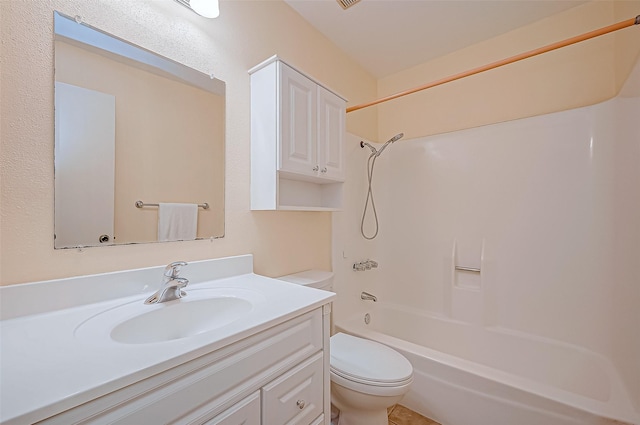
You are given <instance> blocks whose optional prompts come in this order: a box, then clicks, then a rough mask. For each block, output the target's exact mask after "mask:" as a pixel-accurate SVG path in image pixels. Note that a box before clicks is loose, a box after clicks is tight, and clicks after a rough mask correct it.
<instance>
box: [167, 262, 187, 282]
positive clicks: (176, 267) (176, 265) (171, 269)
mask: <svg viewBox="0 0 640 425" xmlns="http://www.w3.org/2000/svg"><path fill="white" fill-rule="evenodd" d="M186 265H187V263H186V262H185V261H175V262H173V263H171V264H169V265H168V266H167V267H165V268H164V275H165V276H166V277H170V278H171V279H175V278H176V277H178V275H179V274H180V270H181V269H182V267H184V266H186Z"/></svg>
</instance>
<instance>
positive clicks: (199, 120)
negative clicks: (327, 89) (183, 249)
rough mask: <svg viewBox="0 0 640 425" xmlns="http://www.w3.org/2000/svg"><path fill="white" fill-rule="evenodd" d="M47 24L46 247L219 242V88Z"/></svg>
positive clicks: (65, 25) (87, 32)
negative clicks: (51, 75) (50, 31)
mask: <svg viewBox="0 0 640 425" xmlns="http://www.w3.org/2000/svg"><path fill="white" fill-rule="evenodd" d="M54 27H55V235H54V240H55V243H54V246H55V248H76V247H86V246H103V245H114V244H130V243H146V242H156V241H158V240H167V239H168V240H186V239H193V237H188V236H187V237H183V235H184V232H183V230H184V229H180V227H181V226H182V227H185V226H186V228H187V231H186V233H187V234H188V233H189V232H193V230H194V225H195V226H196V229H197V230H196V234H195V238H197V239H205V238H218V237H222V236H224V163H225V160H224V144H225V141H224V134H225V129H224V119H225V83H224V82H223V81H220V80H218V79H215V78H213V76H208V75H205V74H203V73H201V72H199V71H196V70H194V69H191V68H188V67H186V66H184V65H182V64H180V63H177V62H175V61H172V60H170V59H168V58H165V57H162V56H159V55H157V54H155V53H153V52H150V51H148V50H146V49H143V48H141V47H139V46H135V45H133V44H131V43H129V42H127V41H125V40H123V39H121V38H118V37H115V36H113V35H110V34H107V33H105V32H103V31H100V30H98V29H96V28H93V27H91V26H89V25H86V24H85V23H82V22H80V20H79V19H72V18H69V17H67V16H64V15H61V14H60V13H58V12H55V13H54ZM165 203H166V204H192V205H187V206H184V205H164V204H165ZM194 204H197V205H198V207H195V206H194ZM161 205H162V210H161V209H160V206H161ZM183 207H186V209H187V210H188V214H187V215H183V216H181V215H180V214H181V212H180V208H183ZM171 208H173V209H174V210H173V211H172V210H171ZM194 209H195V210H197V216H196V217H194V214H193V211H194ZM189 214H190V215H189ZM160 215H162V220H159V218H160ZM167 218H168V219H169V222H170V223H172V224H171V225H172V226H174V229H172V230H170V231H169V237H168V238H166V237H161V238H159V235H160V236H166V233H167V229H166V228H163V227H166V226H165V222H166V220H167ZM159 221H160V225H159ZM194 221H195V224H194ZM176 225H177V226H178V228H179V229H178V232H177V234H176V233H175V232H174V230H175V226H176Z"/></svg>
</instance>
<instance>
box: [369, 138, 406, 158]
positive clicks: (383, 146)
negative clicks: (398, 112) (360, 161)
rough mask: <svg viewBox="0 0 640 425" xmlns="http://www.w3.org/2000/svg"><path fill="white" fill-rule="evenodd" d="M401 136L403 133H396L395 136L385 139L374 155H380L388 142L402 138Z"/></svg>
mask: <svg viewBox="0 0 640 425" xmlns="http://www.w3.org/2000/svg"><path fill="white" fill-rule="evenodd" d="M402 136H404V133H398V134H396V135H395V136H393V137H392V138H391V139H389V140H387V141H386V142H385V144H384V145H382V147H381V148H380V150H379V151H378V152H376V153H375V155H376V156H380V154H382V151H384V150H385V149H386V148H387V146H388V145H389V143H393V142H397V141H398V140H400V139H402Z"/></svg>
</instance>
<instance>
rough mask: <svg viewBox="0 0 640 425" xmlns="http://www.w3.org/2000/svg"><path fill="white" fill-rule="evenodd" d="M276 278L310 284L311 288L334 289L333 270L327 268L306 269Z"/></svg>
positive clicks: (299, 283) (305, 284)
mask: <svg viewBox="0 0 640 425" xmlns="http://www.w3.org/2000/svg"><path fill="white" fill-rule="evenodd" d="M276 279H280V280H284V281H285V282H289V283H295V284H298V285H304V286H308V287H310V288H316V289H324V290H325V291H332V290H333V272H328V271H325V270H305V271H303V272H299V273H293V274H288V275H285V276H280V277H278V278H276Z"/></svg>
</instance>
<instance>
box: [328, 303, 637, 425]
mask: <svg viewBox="0 0 640 425" xmlns="http://www.w3.org/2000/svg"><path fill="white" fill-rule="evenodd" d="M366 314H368V315H369V316H368V317H369V320H368V322H369V323H368V324H367V323H365V314H364V313H362V314H358V315H357V316H351V317H349V318H347V319H345V320H341V321H338V322H336V323H335V330H336V331H338V332H345V333H349V334H352V335H356V336H360V337H363V338H369V339H372V340H375V341H378V342H381V343H383V344H386V345H388V346H391V347H392V348H394V349H396V350H397V351H399V352H400V353H402V354H403V355H404V356H406V357H407V358H408V359H409V361H410V362H411V363H412V364H413V367H414V372H415V379H414V383H413V385H412V388H411V391H410V392H409V393H408V394H407V395H406V396H405V398H404V399H403V401H402V402H401V403H402V404H403V405H405V406H407V407H408V408H410V409H412V410H414V411H416V412H419V413H421V414H422V415H425V416H427V417H430V418H432V419H434V420H437V421H439V422H440V423H442V424H443V425H591V424H620V423H623V424H633V425H640V415H639V414H638V412H636V411H635V410H634V408H633V405H632V403H631V401H630V400H629V397H628V396H627V393H626V391H625V389H624V387H623V384H622V382H621V380H620V378H619V376H618V374H617V372H616V370H615V368H614V367H613V365H612V364H611V362H610V361H609V360H608V359H606V358H605V357H603V356H601V355H599V354H597V353H594V352H591V351H589V350H585V349H583V348H581V347H578V346H575V345H571V344H566V343H561V342H557V341H553V340H549V339H544V338H538V337H535V336H533V335H529V334H525V333H518V332H514V331H512V330H509V329H505V328H500V327H482V326H477V325H470V324H468V323H462V322H456V321H453V320H450V319H447V318H442V317H437V316H432V315H426V314H424V313H423V312H420V311H411V310H410V309H407V308H406V307H402V306H396V305H392V304H388V303H387V304H385V303H384V302H377V303H371V305H370V306H369V308H368V310H367V311H366Z"/></svg>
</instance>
